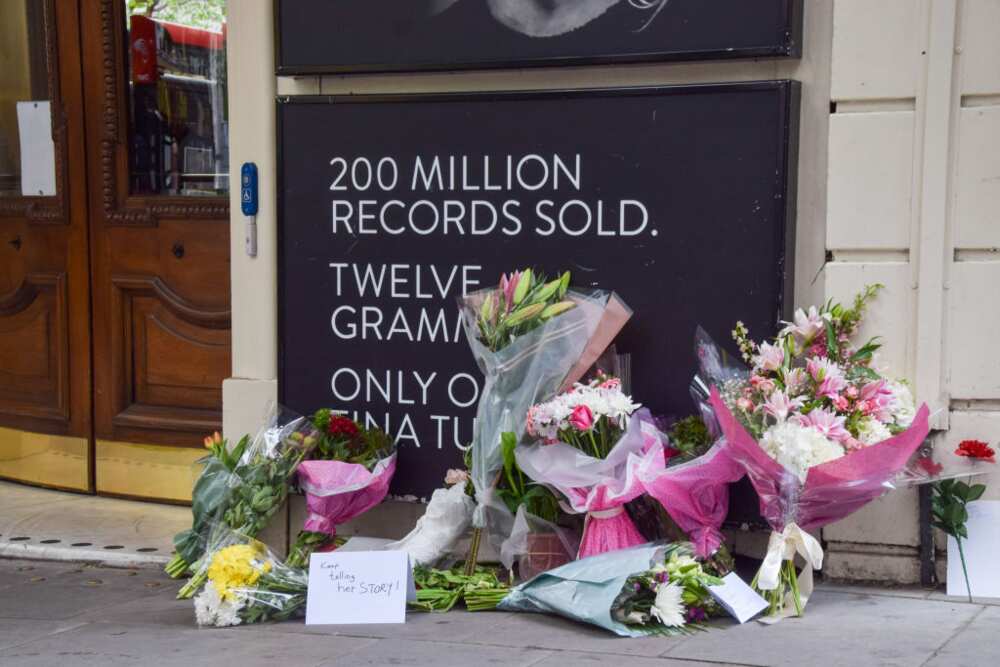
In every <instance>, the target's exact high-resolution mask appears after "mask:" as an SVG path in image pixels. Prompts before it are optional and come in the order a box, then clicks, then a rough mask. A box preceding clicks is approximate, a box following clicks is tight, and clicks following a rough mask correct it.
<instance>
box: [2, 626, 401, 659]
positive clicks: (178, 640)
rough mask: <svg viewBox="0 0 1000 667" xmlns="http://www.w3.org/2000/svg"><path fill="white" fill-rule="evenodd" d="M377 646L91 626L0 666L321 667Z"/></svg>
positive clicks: (34, 645)
mask: <svg viewBox="0 0 1000 667" xmlns="http://www.w3.org/2000/svg"><path fill="white" fill-rule="evenodd" d="M373 641H375V640H371V639H352V638H349V637H311V638H310V640H309V641H308V642H303V641H301V640H299V639H295V638H292V637H290V636H283V635H273V634H258V635H255V636H254V640H253V641H248V640H247V636H246V635H245V634H244V633H240V632H231V631H229V629H226V628H219V629H205V630H194V629H187V630H185V629H179V628H175V627H164V626H161V625H121V624H115V623H90V624H87V625H83V626H81V627H78V628H75V629H73V630H68V631H66V632H62V633H59V634H56V635H48V636H46V637H43V638H41V639H38V640H35V641H30V642H26V643H24V644H20V645H18V646H15V647H13V648H8V649H5V650H2V651H0V664H3V665H4V667H36V666H37V667H52V665H65V666H67V667H68V666H69V665H72V666H73V667H76V666H91V665H93V666H95V667H97V666H99V667H117V666H119V665H130V666H131V665H157V667H192V665H203V664H213V663H218V664H224V665H239V667H257V666H260V667H274V666H275V665H282V664H288V665H295V666H296V667H299V666H312V665H319V664H321V663H324V662H326V661H329V660H330V659H331V658H335V657H338V656H343V655H345V654H350V653H351V652H354V651H357V650H359V649H363V648H365V647H366V646H369V645H371V643H372V642H373ZM382 664H385V663H382Z"/></svg>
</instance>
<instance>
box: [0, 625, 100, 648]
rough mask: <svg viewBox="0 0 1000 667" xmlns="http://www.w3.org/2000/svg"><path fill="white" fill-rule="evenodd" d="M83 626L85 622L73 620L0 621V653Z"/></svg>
mask: <svg viewBox="0 0 1000 667" xmlns="http://www.w3.org/2000/svg"><path fill="white" fill-rule="evenodd" d="M83 625H86V622H85V621H75V620H73V619H69V620H65V621H38V620H35V619H24V618H5V619H2V620H0V651H2V650H4V649H7V648H12V647H14V646H20V645H21V644H26V643H28V642H32V641H35V640H37V639H41V638H43V637H47V636H49V635H54V634H57V633H60V632H66V631H67V630H73V629H75V628H78V627H80V626H83Z"/></svg>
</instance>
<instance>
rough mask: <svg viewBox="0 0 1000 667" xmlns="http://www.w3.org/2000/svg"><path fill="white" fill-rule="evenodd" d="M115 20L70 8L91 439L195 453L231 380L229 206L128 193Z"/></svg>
mask: <svg viewBox="0 0 1000 667" xmlns="http://www.w3.org/2000/svg"><path fill="white" fill-rule="evenodd" d="M125 14H126V11H125V3H124V2H123V0H94V2H86V3H81V19H82V21H83V28H84V31H85V32H89V34H92V35H94V36H95V37H96V38H95V39H93V40H88V41H87V42H85V43H84V46H83V52H84V89H85V91H86V100H87V105H88V106H87V137H88V145H91V146H94V147H95V149H94V150H93V151H91V152H90V153H89V154H88V161H89V162H88V164H89V169H90V173H91V175H92V183H94V186H93V187H92V188H91V191H90V209H89V210H90V216H91V228H90V233H91V239H90V240H91V257H92V265H93V272H92V274H93V283H92V284H93V292H92V293H93V297H92V298H93V312H94V320H93V336H94V344H93V349H94V387H95V406H94V432H95V437H96V439H97V442H98V449H99V450H100V445H101V443H102V442H105V441H107V442H111V441H114V442H118V443H132V444H141V445H149V444H152V445H164V446H174V447H199V446H200V445H201V441H202V438H203V437H204V435H205V433H206V432H210V431H212V430H217V429H220V428H221V424H222V381H223V380H224V379H225V378H226V377H228V376H229V373H230V356H231V352H230V333H229V330H230V313H229V303H230V295H229V202H228V197H223V196H185V195H182V194H176V193H175V194H156V193H154V194H149V193H145V194H136V193H134V192H132V191H131V189H130V188H131V187H132V186H133V184H134V180H135V179H133V178H131V177H130V168H129V167H130V157H129V150H130V147H132V146H135V145H137V144H136V142H135V141H134V140H133V138H132V136H131V134H130V133H131V132H132V131H134V128H132V127H131V126H130V123H132V122H133V120H131V119H132V118H134V117H135V116H134V114H132V113H131V111H130V98H129V96H130V94H136V93H135V89H136V86H135V85H134V84H132V85H131V86H130V73H129V67H128V62H127V54H128V53H129V44H128V41H127V31H126V22H125V21H126V20H125ZM154 48H155V47H154ZM164 80H166V79H164ZM163 85H167V84H166V83H164V84H163ZM130 91H132V92H131V93H130ZM167 97H169V95H167ZM100 458H101V457H100V454H99V455H98V467H99V469H98V489H99V490H111V491H112V492H114V490H113V489H109V487H106V486H105V485H102V482H101V473H100V466H101V460H100ZM128 492H129V493H134V491H133V490H129V491H128Z"/></svg>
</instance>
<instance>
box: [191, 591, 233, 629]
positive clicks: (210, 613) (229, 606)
mask: <svg viewBox="0 0 1000 667" xmlns="http://www.w3.org/2000/svg"><path fill="white" fill-rule="evenodd" d="M245 604H246V600H245V599H244V598H242V597H241V596H240V595H239V594H237V595H236V599H234V600H225V599H223V597H222V596H221V595H219V591H217V590H215V584H213V583H212V582H211V581H209V582H208V583H207V584H205V588H204V589H202V591H201V593H199V594H198V595H197V596H196V597H195V599H194V615H195V618H196V619H197V621H198V625H215V626H217V627H220V628H224V627H228V626H230V625H239V624H240V621H241V619H240V611H242V610H243V606H244V605H245Z"/></svg>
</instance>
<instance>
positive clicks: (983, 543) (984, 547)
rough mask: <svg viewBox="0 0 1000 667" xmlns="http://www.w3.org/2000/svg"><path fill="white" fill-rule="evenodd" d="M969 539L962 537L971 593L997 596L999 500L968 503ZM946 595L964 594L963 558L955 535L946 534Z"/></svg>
mask: <svg viewBox="0 0 1000 667" xmlns="http://www.w3.org/2000/svg"><path fill="white" fill-rule="evenodd" d="M968 509H969V521H968V522H967V523H966V524H965V525H966V527H967V528H968V530H969V537H968V539H965V540H962V550H963V551H964V552H965V564H966V566H967V567H968V569H969V586H970V587H971V588H972V595H973V596H974V597H981V598H1000V567H997V554H998V553H1000V500H977V501H976V502H974V503H969V506H968ZM948 595H961V596H966V595H968V593H967V592H966V589H965V576H964V575H963V574H962V559H961V558H959V555H958V545H957V544H956V543H955V538H954V537H951V536H948Z"/></svg>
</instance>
